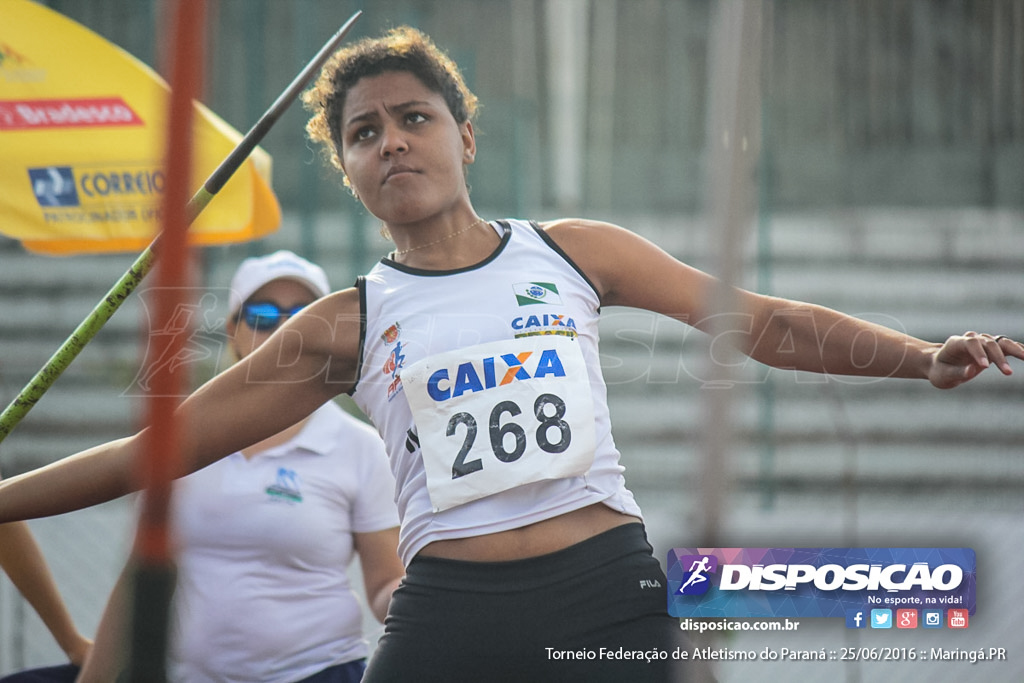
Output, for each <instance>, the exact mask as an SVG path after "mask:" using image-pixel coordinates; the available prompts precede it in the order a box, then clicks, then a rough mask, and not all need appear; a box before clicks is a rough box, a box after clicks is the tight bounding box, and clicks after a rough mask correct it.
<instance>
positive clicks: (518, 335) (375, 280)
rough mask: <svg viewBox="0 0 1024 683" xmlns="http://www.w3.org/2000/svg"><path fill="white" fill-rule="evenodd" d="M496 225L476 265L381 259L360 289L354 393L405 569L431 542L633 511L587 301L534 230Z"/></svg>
mask: <svg viewBox="0 0 1024 683" xmlns="http://www.w3.org/2000/svg"><path fill="white" fill-rule="evenodd" d="M495 229H496V230H497V231H498V234H499V236H500V237H501V244H500V246H499V247H498V248H497V249H496V250H495V251H494V253H493V254H492V255H491V256H490V257H488V258H487V259H486V260H484V261H482V262H481V263H478V264H476V265H474V266H470V267H468V268H463V269H459V270H452V271H426V270H418V269H414V268H409V267H406V266H403V265H401V264H399V263H396V262H394V261H392V260H390V259H387V258H385V259H382V260H381V262H380V263H378V264H377V265H376V266H374V268H373V269H372V270H371V271H370V272H369V273H368V274H367V275H366V276H365V277H361V278H359V280H358V282H357V286H358V287H359V290H360V294H361V297H362V302H361V304H362V305H361V307H362V310H363V312H364V314H365V326H364V329H363V334H362V344H361V346H362V351H361V355H362V358H361V368H360V377H359V380H358V382H357V384H356V387H355V389H354V390H353V392H352V397H353V398H354V400H355V402H356V404H357V405H358V406H359V407H360V408H361V409H362V410H363V411H364V412H365V413H366V414H367V416H368V417H369V418H370V419H371V420H372V421H373V423H374V424H375V425H376V426H377V429H378V431H379V432H380V434H381V437H382V438H383V439H384V441H385V443H386V445H387V451H388V457H389V459H390V462H391V470H392V472H393V473H394V476H395V483H396V502H397V504H398V511H399V516H400V518H401V537H400V540H399V554H400V555H401V557H402V561H403V562H405V563H406V564H408V563H409V562H410V561H411V560H412V558H413V557H414V556H415V555H416V553H417V552H418V551H419V550H420V549H421V548H423V547H424V546H425V545H427V544H428V543H431V542H433V541H437V540H443V539H452V538H465V537H469V536H478V535H483V534H490V533H496V532H500V531H506V530H508V529H514V528H518V527H522V526H525V525H528V524H533V523H536V522H539V521H542V520H545V519H550V518H552V517H556V516H558V515H561V514H565V513H567V512H571V511H573V510H577V509H579V508H582V507H586V506H587V505H591V504H593V503H599V502H600V503H604V504H606V505H608V506H609V507H611V508H613V509H615V510H618V511H620V512H623V513H626V514H630V515H635V516H637V517H639V516H640V509H639V507H638V506H637V504H636V501H635V500H634V497H633V494H632V493H631V492H630V491H629V490H628V489H626V487H625V481H624V479H623V476H622V472H623V467H622V466H621V465H620V464H619V451H618V450H617V449H616V447H615V443H614V441H613V440H612V435H611V424H610V420H609V415H608V402H607V395H606V388H605V384H604V379H603V377H602V376H601V365H600V360H599V355H598V317H599V308H600V301H599V299H598V295H597V292H596V291H595V289H594V287H593V286H592V284H591V283H590V282H589V280H588V279H587V277H586V275H585V274H584V273H582V272H581V271H580V270H579V268H578V267H576V265H575V264H574V263H572V261H571V260H569V258H568V257H567V256H566V255H565V253H564V252H562V250H561V249H560V248H559V247H558V246H557V245H556V244H555V243H554V242H553V241H551V239H550V238H549V237H548V236H547V235H546V234H545V233H544V232H543V231H542V230H541V229H540V228H539V227H538V226H536V225H535V224H531V223H528V222H525V221H518V220H507V221H499V222H498V224H497V226H496V228H495ZM403 375H404V380H405V381H404V383H403Z"/></svg>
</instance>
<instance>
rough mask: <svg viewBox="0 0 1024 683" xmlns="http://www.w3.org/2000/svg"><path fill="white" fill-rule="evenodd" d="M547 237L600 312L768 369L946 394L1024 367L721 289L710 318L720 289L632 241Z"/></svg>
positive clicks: (983, 342) (580, 227)
mask: <svg viewBox="0 0 1024 683" xmlns="http://www.w3.org/2000/svg"><path fill="white" fill-rule="evenodd" d="M545 229H546V230H547V233H548V235H550V236H551V237H552V239H554V240H555V242H557V243H558V244H559V246H561V247H562V248H563V249H564V250H565V252H566V253H567V254H568V255H569V256H570V258H572V259H573V260H574V261H575V262H576V264H577V265H578V266H580V268H581V269H582V270H583V271H584V272H585V273H586V274H587V276H588V277H589V278H590V280H591V281H592V282H593V283H594V286H595V287H596V288H597V290H598V292H599V294H600V296H601V302H602V305H605V306H632V307H636V308H643V309H646V310H650V311H654V312H657V313H662V314H664V315H668V316H671V317H673V318H676V319H677V320H681V321H683V322H685V323H688V324H690V325H693V326H694V327H696V328H698V329H701V330H703V331H705V332H713V333H715V334H719V335H721V334H725V335H728V337H729V342H730V343H731V344H732V345H733V346H735V347H736V348H738V349H739V350H740V351H742V352H743V353H745V354H747V355H748V356H750V357H751V358H753V359H755V360H757V361H760V362H762V363H765V364H766V365H770V366H772V367H778V368H785V369H792V370H804V371H809V372H820V373H828V374H836V375H861V376H867V377H904V378H919V379H927V380H929V381H930V382H931V383H932V384H933V385H935V386H936V387H939V388H944V389H945V388H951V387H955V386H957V385H959V384H962V383H963V382H966V381H967V380H969V379H972V378H973V377H975V376H977V374H978V373H980V372H981V371H982V370H984V369H985V368H987V367H989V366H990V365H995V366H996V367H998V368H999V370H1000V371H1001V372H1002V373H1003V374H1005V375H1009V374H1011V373H1012V370H1011V368H1010V365H1009V363H1008V362H1007V358H1008V357H1010V356H1012V357H1015V358H1020V359H1024V346H1022V345H1021V344H1019V343H1017V342H1015V341H1013V340H1011V339H1008V338H1002V339H999V340H997V339H996V338H994V337H992V336H991V335H983V334H977V333H974V332H967V333H965V334H963V335H956V336H953V337H950V338H949V339H947V340H946V342H945V343H943V344H935V343H931V342H926V341H923V340H921V339H917V338H916V337H912V336H910V335H907V334H903V333H901V332H898V331H896V330H893V329H890V328H888V327H885V326H882V325H877V324H875V323H871V322H868V321H865V320H861V319H859V318H854V317H852V316H849V315H846V314H843V313H840V312H838V311H835V310H832V309H829V308H825V307H823V306H818V305H815V304H810V303H804V302H800V301H791V300H788V299H780V298H777V297H770V296H765V295H763V294H757V293H754V292H749V291H746V290H742V289H735V288H730V289H728V290H726V291H725V294H726V295H727V296H726V297H723V298H724V299H725V300H728V301H729V302H730V307H729V308H728V309H727V310H725V311H722V310H719V311H713V310H712V308H711V306H710V303H709V302H711V301H712V299H713V294H715V293H716V288H717V287H720V286H721V285H720V283H719V282H718V281H717V280H716V279H715V278H713V277H712V276H710V275H708V274H707V273H704V272H701V271H699V270H697V269H695V268H692V267H690V266H687V265H686V264H684V263H681V262H680V261H678V260H677V259H675V258H674V257H672V256H671V255H669V254H668V253H666V252H665V251H663V250H661V249H660V248H658V247H657V246H656V245H654V244H652V243H651V242H649V241H647V240H645V239H643V238H642V237H639V236H638V235H635V234H633V233H631V232H629V231H627V230H624V229H622V228H619V227H617V226H614V225H610V224H607V223H597V222H591V221H581V220H575V219H569V220H564V221H556V222H553V223H550V224H547V225H546V226H545ZM718 300H722V299H718Z"/></svg>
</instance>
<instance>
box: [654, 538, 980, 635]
mask: <svg viewBox="0 0 1024 683" xmlns="http://www.w3.org/2000/svg"><path fill="white" fill-rule="evenodd" d="M667 574H668V610H669V613H670V614H671V615H672V616H677V617H769V618H770V617H844V616H845V615H846V613H847V610H849V609H859V608H864V609H871V608H879V607H893V606H898V607H906V608H917V609H927V608H929V607H932V608H943V609H946V608H951V607H953V608H958V609H965V610H967V611H968V612H969V613H970V614H974V610H975V582H976V573H975V555H974V551H973V550H971V549H970V548H675V549H673V550H671V551H669V553H668V572H667Z"/></svg>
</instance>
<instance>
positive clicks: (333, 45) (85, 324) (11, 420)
mask: <svg viewBox="0 0 1024 683" xmlns="http://www.w3.org/2000/svg"><path fill="white" fill-rule="evenodd" d="M362 13H363V12H362V10H358V11H356V13H355V14H353V15H352V16H351V17H350V18H349V20H348V21H346V22H345V24H344V25H343V26H342V27H341V28H340V29H338V32H337V33H335V34H334V35H333V36H332V37H331V39H330V40H328V41H327V43H326V44H325V45H324V46H323V47H322V48H320V52H318V53H317V54H316V56H315V57H313V59H312V60H311V61H310V62H309V64H307V65H306V67H305V68H304V69H303V70H302V71H301V72H300V73H299V75H298V76H296V77H295V80H293V81H292V82H291V84H290V85H289V86H288V88H287V89H286V90H285V91H284V92H282V93H281V95H280V96H279V97H278V98H277V100H275V101H274V103H273V104H272V105H270V108H269V109H267V111H266V112H264V114H263V116H261V117H260V119H259V121H257V122H256V125H254V126H253V127H252V128H250V129H249V132H248V133H246V134H245V137H243V138H242V140H241V142H239V143H238V145H237V146H236V147H235V148H234V149H233V150H231V153H230V154H228V156H227V157H226V158H225V159H224V161H222V162H221V164H220V166H218V167H217V169H216V170H215V171H214V172H213V173H211V174H210V177H209V178H207V180H206V182H205V183H203V186H202V187H201V188H199V190H198V191H197V192H196V193H195V195H193V196H192V199H191V200H189V203H188V205H187V206H186V209H185V216H186V220H187V222H188V225H191V224H192V222H193V221H194V220H195V219H196V217H197V216H199V214H200V213H202V211H203V209H205V208H206V206H207V204H209V203H210V200H212V199H213V198H214V196H216V194H217V193H218V192H220V190H221V188H223V187H224V184H225V183H227V181H228V180H229V179H230V178H231V176H232V175H233V174H234V173H235V171H237V170H238V169H239V167H240V166H241V165H242V164H243V163H244V162H245V160H246V158H248V156H249V154H251V153H252V151H253V149H255V148H256V145H258V144H259V143H260V140H262V139H263V138H264V136H266V134H267V132H268V131H270V128H271V126H273V125H274V123H276V122H277V120H278V119H279V118H281V115H282V114H283V113H284V111H285V110H286V109H287V108H288V106H289V105H290V104H291V103H292V102H293V101H294V100H295V98H296V97H298V95H299V93H300V92H301V91H302V89H303V88H304V87H306V84H307V83H308V82H309V80H310V78H311V77H312V76H313V74H314V73H315V72H316V71H317V70H318V69H320V67H322V66H323V65H324V62H326V61H327V59H328V58H329V57H330V56H331V54H332V53H333V52H334V50H335V49H337V47H338V45H339V44H340V43H341V41H342V40H344V38H345V36H346V35H347V34H348V32H349V30H350V29H351V28H352V25H353V24H355V23H356V20H357V19H358V18H359V16H360V15H361V14H362ZM158 242H159V237H157V239H154V240H153V242H151V243H150V245H149V246H148V247H146V249H145V251H143V252H142V253H141V254H140V255H139V257H138V258H137V259H135V263H133V264H132V265H131V267H130V268H129V269H128V270H127V271H126V272H125V274H124V275H122V276H121V279H120V280H118V281H117V282H116V283H115V284H114V286H113V287H112V288H111V290H110V291H109V292H107V295H106V297H104V299H103V301H101V302H100V303H98V304H96V306H95V308H93V309H92V311H91V312H90V313H89V315H88V316H87V317H86V318H85V320H83V321H82V322H81V324H79V326H78V327H77V328H75V331H74V332H72V333H71V336H69V337H68V338H67V339H66V340H65V341H64V343H63V344H62V345H61V347H60V348H59V349H57V351H56V352H55V353H54V354H53V355H52V356H50V360H48V361H47V362H46V365H44V366H43V367H42V369H40V370H39V372H37V373H36V375H35V377H33V378H32V379H31V380H30V381H29V383H28V384H26V385H25V388H24V389H22V390H21V393H19V394H18V396H17V397H16V398H15V399H14V400H13V401H11V403H10V405H8V406H7V407H6V408H5V409H4V412H3V413H0V442H2V441H3V440H4V439H5V438H7V435H8V434H10V433H11V430H13V429H14V427H15V425H17V424H18V422H20V421H21V419H22V418H23V417H25V415H27V414H28V411H30V410H32V408H33V407H34V406H35V404H36V403H38V402H39V399H40V398H42V396H43V394H45V393H46V391H47V390H48V389H49V388H50V387H51V386H52V385H53V383H54V382H56V381H57V378H58V377H60V376H61V374H62V373H63V372H64V370H66V369H67V367H68V366H69V365H71V362H72V361H73V360H74V359H75V358H76V357H77V356H78V354H79V353H81V351H82V349H84V348H85V345H86V344H88V343H89V342H90V341H91V340H92V338H93V337H95V336H96V333H97V332H99V331H100V328H101V327H103V326H104V325H105V324H106V323H107V321H108V320H110V318H111V317H112V316H113V315H114V313H115V312H117V309H118V308H120V307H121V304H122V303H123V302H124V300H125V299H127V298H128V297H129V296H130V295H131V293H132V292H133V291H135V288H136V287H137V286H138V285H139V283H140V282H142V280H143V278H145V277H146V275H147V274H149V271H150V270H152V268H153V263H154V260H155V258H156V247H157V246H158V245H157V243H158Z"/></svg>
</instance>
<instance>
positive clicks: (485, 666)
mask: <svg viewBox="0 0 1024 683" xmlns="http://www.w3.org/2000/svg"><path fill="white" fill-rule="evenodd" d="M667 583H668V582H667V580H666V578H665V574H664V572H663V571H662V569H661V565H660V564H659V563H658V561H657V560H656V559H655V558H654V556H653V554H652V548H651V546H650V544H649V543H648V542H647V537H646V535H645V533H644V528H643V526H642V525H640V524H626V525H623V526H619V527H616V528H613V529H611V530H609V531H607V532H605V533H603V534H600V535H598V536H595V537H594V538H590V539H588V540H586V541H584V542H582V543H579V544H576V545H574V546H571V547H569V548H566V549H564V550H560V551H558V552H555V553H551V554H549V555H544V556H541V557H536V558H529V559H525V560H515V561H512V562H462V561H457V560H446V559H438V558H431V557H417V558H414V559H413V561H412V563H411V564H410V565H409V568H408V572H407V575H406V578H405V580H404V582H403V583H402V585H401V587H400V588H399V589H398V590H397V591H395V593H394V596H393V597H392V600H391V607H390V610H389V613H388V618H387V620H386V621H385V624H384V635H383V636H382V638H381V640H380V643H379V644H378V646H377V650H376V652H375V653H374V655H373V657H372V658H371V660H370V665H369V668H368V669H367V671H366V676H365V677H364V679H363V680H364V682H366V683H395V682H396V681H398V682H401V681H417V682H419V681H452V682H458V683H461V682H462V681H467V682H468V681H488V682H492V681H493V682H499V681H531V682H534V681H559V682H561V681H591V682H593V681H609V682H614V683H622V682H623V681H629V682H630V683H632V682H638V681H652V682H653V681H657V682H662V681H680V680H686V679H687V678H688V677H687V676H686V672H683V671H680V670H679V668H678V665H679V661H678V660H676V659H673V658H672V653H673V652H674V651H675V650H676V648H683V649H685V648H686V647H687V645H686V643H685V642H684V640H683V638H682V633H681V631H680V630H679V620H678V619H674V618H672V617H670V616H669V615H668V611H667V593H666V586H667ZM645 654H646V656H645Z"/></svg>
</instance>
